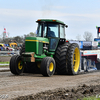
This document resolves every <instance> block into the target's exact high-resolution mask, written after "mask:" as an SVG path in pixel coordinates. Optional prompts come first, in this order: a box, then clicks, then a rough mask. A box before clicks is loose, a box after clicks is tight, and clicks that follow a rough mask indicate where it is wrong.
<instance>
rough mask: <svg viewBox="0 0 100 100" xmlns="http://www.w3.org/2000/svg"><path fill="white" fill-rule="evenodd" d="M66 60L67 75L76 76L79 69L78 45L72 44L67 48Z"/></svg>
mask: <svg viewBox="0 0 100 100" xmlns="http://www.w3.org/2000/svg"><path fill="white" fill-rule="evenodd" d="M66 58H67V59H66V60H67V61H66V64H67V69H68V74H70V75H76V74H78V71H79V67H80V49H79V46H78V44H76V43H72V44H71V45H70V46H69V48H68V50H67V55H66Z"/></svg>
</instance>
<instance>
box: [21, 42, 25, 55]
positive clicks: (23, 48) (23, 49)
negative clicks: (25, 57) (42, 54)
mask: <svg viewBox="0 0 100 100" xmlns="http://www.w3.org/2000/svg"><path fill="white" fill-rule="evenodd" d="M23 52H25V42H24V43H23V44H22V47H21V49H20V55H22V53H23Z"/></svg>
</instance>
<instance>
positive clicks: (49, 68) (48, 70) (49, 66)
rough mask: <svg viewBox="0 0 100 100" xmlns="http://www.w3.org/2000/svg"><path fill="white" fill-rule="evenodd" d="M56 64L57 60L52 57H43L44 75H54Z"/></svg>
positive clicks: (42, 69)
mask: <svg viewBox="0 0 100 100" xmlns="http://www.w3.org/2000/svg"><path fill="white" fill-rule="evenodd" d="M55 69H56V65H55V60H54V59H53V58H51V57H45V58H43V59H42V62H41V66H40V71H41V74H42V75H43V76H49V77H50V76H52V75H53V74H54V73H55Z"/></svg>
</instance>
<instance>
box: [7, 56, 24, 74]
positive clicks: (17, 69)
mask: <svg viewBox="0 0 100 100" xmlns="http://www.w3.org/2000/svg"><path fill="white" fill-rule="evenodd" d="M9 67H10V71H11V72H12V73H13V74H15V75H20V74H21V73H23V70H24V65H23V62H22V60H21V56H19V55H14V56H12V58H11V59H10V66H9Z"/></svg>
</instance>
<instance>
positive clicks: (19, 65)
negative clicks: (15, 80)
mask: <svg viewBox="0 0 100 100" xmlns="http://www.w3.org/2000/svg"><path fill="white" fill-rule="evenodd" d="M22 68H23V64H22V61H21V60H20V61H19V62H18V69H19V70H22Z"/></svg>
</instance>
